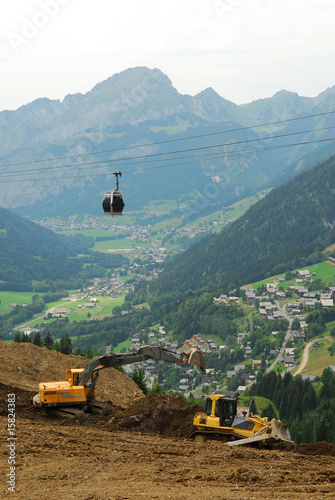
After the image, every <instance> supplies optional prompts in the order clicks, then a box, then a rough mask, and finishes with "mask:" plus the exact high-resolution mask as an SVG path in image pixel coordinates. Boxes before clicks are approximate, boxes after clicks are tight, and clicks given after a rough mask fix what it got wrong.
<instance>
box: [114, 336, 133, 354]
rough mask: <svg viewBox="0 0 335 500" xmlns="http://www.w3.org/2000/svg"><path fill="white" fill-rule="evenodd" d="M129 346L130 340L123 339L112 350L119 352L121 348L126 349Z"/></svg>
mask: <svg viewBox="0 0 335 500" xmlns="http://www.w3.org/2000/svg"><path fill="white" fill-rule="evenodd" d="M130 347H131V340H129V339H128V340H125V341H124V342H120V344H118V345H117V346H116V347H115V348H114V349H113V352H115V353H119V352H121V349H126V351H128V350H129V349H130Z"/></svg>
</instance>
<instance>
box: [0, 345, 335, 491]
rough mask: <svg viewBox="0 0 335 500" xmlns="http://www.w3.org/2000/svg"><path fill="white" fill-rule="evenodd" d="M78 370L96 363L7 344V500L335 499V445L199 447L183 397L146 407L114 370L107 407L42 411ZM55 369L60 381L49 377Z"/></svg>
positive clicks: (2, 402) (101, 390) (102, 384)
mask: <svg viewBox="0 0 335 500" xmlns="http://www.w3.org/2000/svg"><path fill="white" fill-rule="evenodd" d="M56 355H57V356H56ZM56 358H57V359H56ZM8 360H10V362H8ZM55 361H56V362H57V363H56V365H55V364H53V363H55ZM75 361H76V362H77V363H78V367H79V366H80V365H81V366H83V364H85V361H86V360H85V359H84V358H82V359H80V358H78V357H75V356H63V355H61V354H59V353H55V352H51V351H48V350H47V349H41V348H38V347H36V346H32V345H28V344H25V345H23V344H16V345H14V344H11V345H6V344H4V343H3V342H0V366H1V368H0V374H1V377H2V378H1V380H2V383H1V384H0V415H1V416H0V421H1V429H2V432H1V442H2V445H1V446H2V451H1V486H0V488H1V494H0V496H1V498H7V497H8V498H9V497H10V495H14V496H15V498H18V499H24V500H35V499H37V498H38V499H42V500H44V499H48V500H49V499H50V498H58V499H61V500H63V499H64V500H71V499H73V500H89V499H93V500H108V499H113V500H121V499H134V500H135V499H141V498H148V499H154V498H155V499H185V500H187V499H191V498H192V499H194V498H201V499H204V500H207V499H208V500H215V499H217V500H219V499H220V500H223V499H227V500H230V499H234V500H242V499H246V500H254V499H259V498H262V500H267V499H271V500H273V499H290V500H296V499H297V500H298V499H301V500H302V499H304V500H305V499H323V498H326V499H332V498H335V445H334V444H330V443H325V442H322V443H313V444H301V445H289V446H284V445H283V446H281V447H279V448H278V449H266V448H263V449H258V448H252V447H246V446H240V447H237V448H230V447H229V446H227V445H226V444H223V443H221V442H215V441H208V442H205V443H197V442H194V441H192V440H191V439H190V438H189V436H190V434H191V432H192V430H193V425H192V420H193V415H194V414H195V413H196V412H197V411H198V408H196V407H194V406H192V405H189V404H188V403H187V402H185V401H184V399H183V398H181V397H180V396H173V395H167V394H149V395H148V396H145V397H144V395H143V393H141V392H140V391H139V390H138V388H137V386H135V384H134V383H133V381H132V380H130V379H129V378H127V377H126V376H124V375H123V374H121V373H120V372H118V371H116V370H114V369H112V368H111V369H109V370H105V372H108V374H109V375H107V376H106V380H105V378H103V377H102V376H101V380H99V385H98V387H97V394H98V395H97V400H96V406H97V407H96V408H92V411H91V412H89V413H86V414H84V413H80V412H79V413H78V414H75V415H70V414H58V413H57V412H53V411H51V412H49V411H48V410H47V409H44V408H43V409H35V408H34V407H33V406H32V403H31V400H32V397H33V396H34V394H35V393H36V390H37V387H38V382H40V381H42V380H45V381H47V380H57V379H61V378H62V377H61V375H63V377H64V374H65V370H64V367H65V368H66V367H67V368H68V367H70V366H73V363H74V362H75ZM39 363H40V364H41V365H43V366H39ZM48 366H49V367H50V373H49V375H51V377H48V376H46V375H48V373H47V372H48V370H47V367H48ZM58 370H59V373H58ZM42 371H43V373H41V372H42ZM28 372H29V373H28ZM63 372H64V373H63ZM41 375H42V377H41ZM55 377H56V378H55ZM123 391H126V393H125V394H124V397H123V396H122V392H123ZM9 394H14V395H15V398H14V399H15V464H14V466H13V465H10V464H9V462H10V458H11V455H10V447H8V442H9V443H11V442H12V441H9V439H10V438H8V422H9V418H8V416H9V414H8V412H9V410H8V408H9V407H8V395H9ZM10 467H14V469H10ZM11 473H12V474H13V473H15V478H14V484H15V486H14V487H13V488H14V490H15V493H14V490H13V489H10V479H11V475H10V474H11ZM12 479H13V478H12Z"/></svg>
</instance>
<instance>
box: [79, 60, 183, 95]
mask: <svg viewBox="0 0 335 500" xmlns="http://www.w3.org/2000/svg"><path fill="white" fill-rule="evenodd" d="M138 84H141V85H143V86H144V87H145V88H150V89H151V90H154V89H156V88H159V89H162V88H163V89H167V90H170V91H171V90H172V91H173V92H174V93H177V90H176V89H175V88H174V87H173V85H172V83H171V80H170V79H169V77H168V76H167V75H166V74H165V73H163V72H162V71H161V70H160V69H157V68H154V69H150V68H147V67H146V66H136V67H135V68H128V69H126V70H124V71H121V72H120V73H115V74H114V75H113V76H110V77H109V78H107V79H106V80H104V81H103V82H100V83H98V84H97V85H95V86H94V87H93V89H92V90H91V91H90V92H88V94H90V93H92V94H95V93H97V92H100V91H102V90H105V89H108V88H109V89H110V88H113V87H119V86H120V85H121V86H127V87H130V88H131V87H135V86H136V85H138Z"/></svg>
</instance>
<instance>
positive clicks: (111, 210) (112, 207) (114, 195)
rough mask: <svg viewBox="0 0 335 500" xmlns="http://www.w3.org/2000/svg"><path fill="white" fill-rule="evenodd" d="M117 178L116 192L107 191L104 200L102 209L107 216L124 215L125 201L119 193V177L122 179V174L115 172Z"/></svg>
mask: <svg viewBox="0 0 335 500" xmlns="http://www.w3.org/2000/svg"><path fill="white" fill-rule="evenodd" d="M113 175H115V177H116V189H114V191H107V192H106V194H105V196H104V199H103V200H102V208H103V211H104V213H105V214H107V215H111V216H112V217H114V215H122V212H123V208H124V201H123V198H122V193H121V192H120V191H119V176H120V177H121V175H122V174H121V172H113Z"/></svg>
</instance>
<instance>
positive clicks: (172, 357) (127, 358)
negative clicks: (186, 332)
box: [78, 345, 205, 385]
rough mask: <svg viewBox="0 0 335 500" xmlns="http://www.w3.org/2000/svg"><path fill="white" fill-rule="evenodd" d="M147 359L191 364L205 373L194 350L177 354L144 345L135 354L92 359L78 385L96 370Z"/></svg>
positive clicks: (128, 353)
mask: <svg viewBox="0 0 335 500" xmlns="http://www.w3.org/2000/svg"><path fill="white" fill-rule="evenodd" d="M147 359H155V360H160V361H167V362H169V363H178V364H183V365H188V364H192V365H196V366H199V367H200V368H201V370H202V371H203V372H204V371H205V358H204V355H203V354H202V352H201V351H199V350H198V349H196V348H191V349H190V350H189V352H188V353H181V354H179V353H177V352H175V351H171V350H169V349H165V348H163V347H155V346H151V345H146V346H143V347H140V348H139V349H138V351H137V352H127V353H124V354H114V353H112V354H106V355H105V356H100V357H99V358H94V359H92V360H91V361H89V362H88V363H87V365H86V367H85V370H84V372H83V373H82V375H81V377H80V380H79V384H78V385H85V384H87V382H88V381H89V379H90V377H91V375H92V373H93V372H95V371H97V370H102V369H103V368H110V367H114V366H122V365H129V364H133V363H139V362H141V361H145V360H147Z"/></svg>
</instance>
